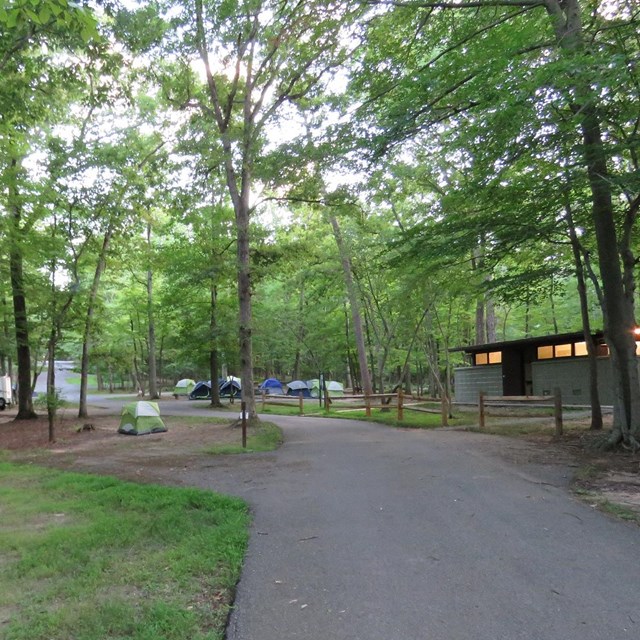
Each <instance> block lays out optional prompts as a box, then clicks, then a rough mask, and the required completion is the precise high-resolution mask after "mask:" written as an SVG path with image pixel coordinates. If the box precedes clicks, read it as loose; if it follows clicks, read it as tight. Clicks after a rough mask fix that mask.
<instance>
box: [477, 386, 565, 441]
mask: <svg viewBox="0 0 640 640" xmlns="http://www.w3.org/2000/svg"><path fill="white" fill-rule="evenodd" d="M551 403H553V418H554V423H555V430H556V433H555V435H556V437H559V436H561V435H562V428H563V427H562V423H563V421H562V394H561V393H560V389H559V388H557V387H556V388H555V389H554V390H553V395H549V396H488V395H486V394H485V392H484V391H480V393H479V394H478V426H479V428H480V429H484V427H485V426H486V408H487V406H491V405H493V406H496V405H497V404H500V405H501V406H504V405H505V404H508V405H516V406H517V405H526V404H529V405H531V404H548V405H550V404H551Z"/></svg>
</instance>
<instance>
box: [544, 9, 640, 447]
mask: <svg viewBox="0 0 640 640" xmlns="http://www.w3.org/2000/svg"><path fill="white" fill-rule="evenodd" d="M546 7H547V10H548V12H549V14H550V16H551V18H552V21H553V26H554V29H555V33H556V41H557V45H558V47H559V48H560V50H561V51H562V52H563V53H564V54H565V55H566V57H567V58H568V59H569V61H571V59H572V58H574V57H575V56H577V55H583V54H584V43H583V31H582V19H581V9H580V3H579V2H578V0H563V1H562V2H559V1H558V0H546ZM576 68H577V69H578V71H577V72H576V73H575V74H574V75H573V76H572V77H571V80H572V81H573V87H572V88H573V91H572V100H573V102H572V104H571V109H572V111H573V113H574V114H575V117H576V120H577V122H578V124H579V127H580V132H581V135H582V142H583V148H582V149H583V150H582V154H583V162H584V166H585V167H586V170H587V176H588V181H589V188H590V191H591V204H592V210H591V216H592V220H593V224H594V230H595V236H596V244H597V247H598V265H599V268H600V276H601V278H602V290H603V294H604V307H603V316H604V330H605V338H606V340H607V344H608V345H609V352H610V357H611V373H612V383H613V396H614V405H613V433H612V437H611V439H610V444H611V445H615V444H617V443H618V442H620V441H623V442H624V443H625V444H627V445H628V446H630V447H631V448H632V449H634V450H637V449H638V448H640V443H639V442H638V440H639V439H640V380H639V379H638V363H637V357H636V344H635V336H634V329H635V326H636V325H635V316H634V306H633V305H634V303H633V293H634V292H633V286H629V285H628V286H627V287H626V288H625V283H624V280H623V277H622V269H621V266H620V253H619V248H618V237H617V231H616V224H615V212H614V207H613V197H612V191H611V185H612V180H611V177H610V175H609V169H608V166H607V155H606V150H605V147H604V142H603V139H602V131H601V126H600V118H599V114H598V112H597V105H596V102H595V100H596V98H594V97H593V95H592V94H591V89H590V86H589V80H590V77H585V75H584V74H582V75H581V72H582V71H586V72H587V73H589V72H590V73H591V75H592V74H593V73H595V71H591V70H589V69H587V68H586V66H585V63H584V62H583V64H582V66H581V65H577V67H576ZM631 284H632V283H631Z"/></svg>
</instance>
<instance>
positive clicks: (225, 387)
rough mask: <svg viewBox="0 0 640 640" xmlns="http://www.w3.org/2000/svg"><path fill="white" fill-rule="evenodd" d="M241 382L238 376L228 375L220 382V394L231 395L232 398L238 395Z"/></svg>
mask: <svg viewBox="0 0 640 640" xmlns="http://www.w3.org/2000/svg"><path fill="white" fill-rule="evenodd" d="M241 389H242V384H241V382H240V378H234V377H233V376H229V377H228V378H227V379H226V380H224V381H223V382H221V383H220V396H228V397H231V396H233V397H234V398H236V397H238V396H239V395H240V390H241Z"/></svg>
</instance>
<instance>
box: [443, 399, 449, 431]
mask: <svg viewBox="0 0 640 640" xmlns="http://www.w3.org/2000/svg"><path fill="white" fill-rule="evenodd" d="M442 426H443V427H448V426H449V398H447V394H446V393H443V394H442Z"/></svg>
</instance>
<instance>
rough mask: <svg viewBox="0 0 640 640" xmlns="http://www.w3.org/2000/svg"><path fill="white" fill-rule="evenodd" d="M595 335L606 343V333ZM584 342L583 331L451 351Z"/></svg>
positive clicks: (599, 341)
mask: <svg viewBox="0 0 640 640" xmlns="http://www.w3.org/2000/svg"><path fill="white" fill-rule="evenodd" d="M592 335H593V338H594V340H595V341H596V343H602V342H604V333H603V332H602V331H596V332H595V333H594V334H592ZM582 340H584V333H583V332H582V331H574V332H572V333H555V334H551V335H548V336H539V337H535V338H521V339H519V340H505V341H503V342H488V343H485V344H469V345H466V346H464V347H453V348H451V349H449V351H451V352H454V351H464V352H465V353H478V352H482V351H499V350H501V349H505V348H507V347H540V346H543V345H552V344H563V343H565V342H580V341H582Z"/></svg>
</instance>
